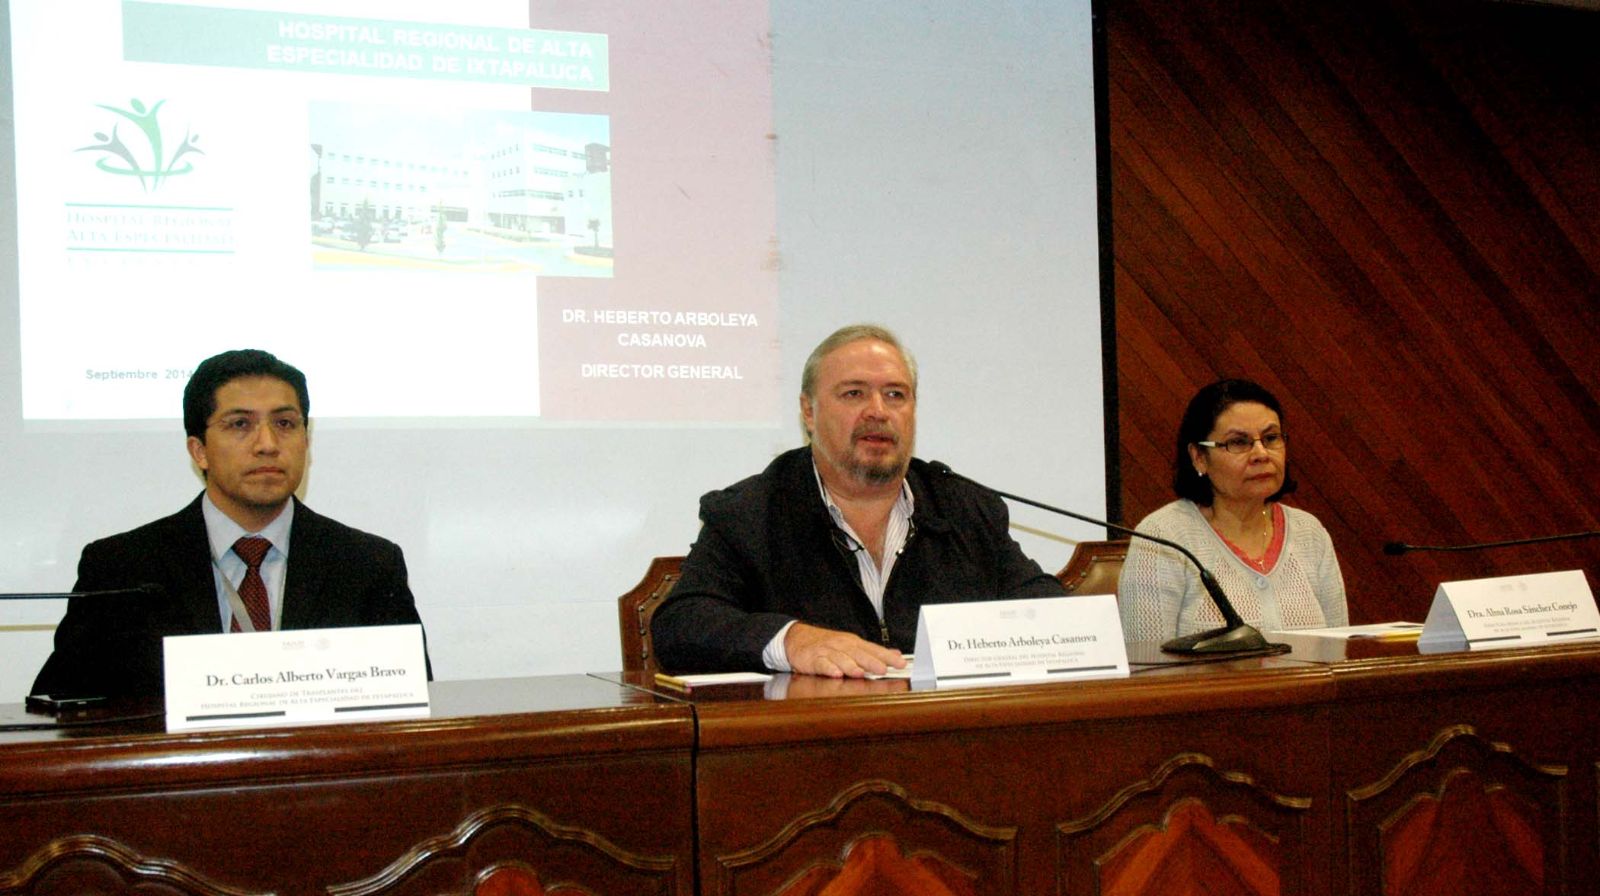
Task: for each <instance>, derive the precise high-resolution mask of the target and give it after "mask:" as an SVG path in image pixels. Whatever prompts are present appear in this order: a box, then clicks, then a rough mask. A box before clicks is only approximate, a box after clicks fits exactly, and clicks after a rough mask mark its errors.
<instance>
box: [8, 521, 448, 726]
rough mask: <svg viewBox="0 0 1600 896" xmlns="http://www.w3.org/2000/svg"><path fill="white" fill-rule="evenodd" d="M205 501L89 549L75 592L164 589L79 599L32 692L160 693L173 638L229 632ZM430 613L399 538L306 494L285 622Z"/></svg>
mask: <svg viewBox="0 0 1600 896" xmlns="http://www.w3.org/2000/svg"><path fill="white" fill-rule="evenodd" d="M202 500H204V495H203V494H202V496H201V497H199V498H196V499H195V500H194V501H193V502H191V503H190V504H189V506H187V507H185V508H184V509H182V510H180V511H178V512H177V513H175V514H173V515H172V516H169V517H165V518H163V519H159V520H156V521H155V522H153V523H148V524H146V525H144V526H140V527H139V528H137V529H134V530H132V531H130V532H124V533H122V534H120V535H113V536H111V537H110V538H103V539H100V540H99V541H95V542H91V543H90V544H89V545H88V546H86V547H85V548H84V549H83V554H82V556H81V557H80V558H79V560H78V582H77V584H75V585H73V586H72V590H74V591H102V590H111V589H117V588H136V587H138V586H141V585H145V584H151V585H156V586H159V588H160V593H159V594H153V595H149V596H142V597H141V596H132V597H81V598H73V599H72V600H69V601H68V602H67V614H66V616H65V617H63V618H62V620H61V624H60V625H59V626H57V627H56V638H55V651H54V652H53V653H51V654H50V658H49V659H47V660H46V661H45V664H44V668H42V669H40V670H39V675H38V677H37V678H35V679H34V682H33V690H32V693H35V694H69V695H105V696H155V695H160V694H161V692H162V654H161V639H162V638H163V637H165V636H167V635H202V634H216V633H219V632H221V631H222V623H221V617H220V615H219V611H218V607H217V589H216V585H215V583H214V581H213V579H212V576H211V548H210V545H209V543H208V542H207V539H206V523H205V517H204V515H203V514H202V512H201V509H200V502H201V501H202ZM421 621H422V620H421V619H420V618H419V617H418V616H417V608H416V602H415V600H414V599H413V598H412V596H411V589H410V587H409V586H408V585H407V584H406V562H405V557H404V556H403V555H402V554H401V552H400V548H399V546H398V545H396V544H394V543H393V542H391V541H387V540H385V539H382V538H379V537H377V536H375V535H369V534H367V533H365V532H361V531H359V530H357V529H352V528H350V527H349V526H346V525H344V524H342V523H338V522H335V521H333V520H331V519H328V518H327V517H325V516H322V515H320V514H317V513H315V512H313V511H312V510H311V509H310V508H309V507H306V506H305V505H304V504H301V503H300V502H299V501H298V500H296V501H295V507H294V523H293V525H292V527H291V528H290V536H289V565H288V572H287V576H286V578H285V579H284V585H283V612H282V616H281V626H282V627H283V628H285V629H306V628H342V627H346V626H356V625H406V624H411V623H418V624H420V623H421Z"/></svg>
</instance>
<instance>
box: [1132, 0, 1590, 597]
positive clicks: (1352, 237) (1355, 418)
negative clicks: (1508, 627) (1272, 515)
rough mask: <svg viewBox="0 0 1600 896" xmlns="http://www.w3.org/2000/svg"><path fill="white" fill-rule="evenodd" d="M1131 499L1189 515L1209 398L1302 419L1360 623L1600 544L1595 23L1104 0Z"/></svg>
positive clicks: (1424, 10)
mask: <svg viewBox="0 0 1600 896" xmlns="http://www.w3.org/2000/svg"><path fill="white" fill-rule="evenodd" d="M1101 12H1102V14H1103V16H1104V19H1105V23H1106V37H1107V42H1106V49H1107V52H1106V57H1107V80H1108V84H1107V87H1108V97H1109V107H1110V108H1109V112H1110V146H1111V158H1110V164H1111V169H1112V171H1111V173H1112V196H1111V203H1112V221H1113V240H1114V242H1113V247H1114V255H1115V267H1114V277H1115V291H1116V303H1117V309H1116V326H1117V351H1118V364H1117V368H1118V369H1117V376H1118V386H1119V394H1118V405H1119V408H1120V441H1121V445H1120V460H1121V471H1122V494H1121V502H1122V507H1123V513H1124V516H1125V518H1126V519H1127V520H1129V521H1137V520H1138V519H1140V518H1141V517H1143V516H1144V515H1145V514H1146V513H1149V512H1150V511H1152V510H1154V509H1155V508H1156V507H1159V506H1160V505H1161V504H1163V503H1165V502H1166V501H1168V500H1170V499H1171V497H1172V496H1171V492H1170V486H1169V481H1170V477H1171V463H1172V454H1173V451H1174V447H1175V446H1174V445H1173V439H1174V433H1175V430H1176V427H1177V421H1178V417H1179V415H1180V414H1181V413H1182V409H1183V405H1184V403H1185V402H1186V401H1187V399H1188V397H1189V396H1190V395H1191V394H1193V392H1194V390H1195V389H1197V388H1199V387H1200V386H1201V385H1204V384H1205V383H1206V382H1209V381H1211V380H1213V379H1216V378H1218V377H1222V376H1245V377H1249V378H1252V379H1256V380H1258V381H1260V382H1262V383H1263V384H1265V385H1267V386H1268V387H1269V388H1271V389H1273V390H1274V391H1275V392H1277V394H1278V396H1279V398H1280V399H1282V400H1283V402H1284V404H1285V414H1286V417H1287V421H1286V426H1287V429H1288V431H1289V432H1290V433H1291V434H1292V439H1293V443H1292V447H1291V454H1290V456H1291V464H1292V467H1293V469H1294V471H1295V473H1296V475H1297V477H1298V478H1299V479H1300V481H1301V490H1300V492H1299V493H1298V494H1297V495H1296V496H1295V497H1294V498H1293V499H1292V500H1293V502H1294V503H1296V504H1298V505H1299V506H1301V507H1304V508H1305V509H1307V510H1310V511H1311V512H1312V513H1315V514H1316V515H1317V516H1318V517H1319V518H1320V519H1321V520H1322V521H1323V522H1324V523H1325V524H1326V525H1327V527H1328V529H1329V531H1330V533H1331V534H1332V536H1333V539H1334V543H1335V545H1336V546H1337V548H1338V550H1339V554H1340V559H1341V562H1342V564H1343V567H1344V572H1345V577H1346V582H1347V585H1348V587H1349V593H1350V599H1351V612H1352V618H1353V620H1354V621H1369V620H1377V619H1389V618H1398V617H1406V618H1413V619H1418V618H1421V617H1422V615H1423V614H1424V613H1425V612H1426V609H1427V605H1428V602H1429V600H1430V599H1431V597H1432V594H1433V591H1434V589H1435V587H1436V586H1437V584H1438V583H1439V582H1440V581H1448V580H1452V579H1461V578H1474V577H1480V576H1489V575H1511V574H1517V573H1523V572H1532V571H1542V570H1548V569H1566V568H1588V567H1592V566H1594V564H1595V561H1596V559H1597V558H1600V540H1597V541H1590V542H1569V543H1563V544H1560V545H1555V546H1545V547H1534V548H1516V549H1502V550H1498V551H1492V552H1486V553H1478V554H1470V555H1462V554H1457V555H1439V554H1434V555H1417V554H1413V555H1408V556H1404V557H1398V558H1391V557H1386V556H1384V555H1382V554H1381V551H1380V549H1381V546H1382V544H1383V543H1384V542H1385V541H1388V540H1401V541H1408V542H1415V543H1455V542H1472V541H1487V540H1495V539H1501V538H1512V537H1521V536H1532V535H1542V534H1549V533H1556V532H1566V531H1574V530H1588V529H1597V528H1600V511H1597V507H1600V477H1597V476H1596V475H1595V472H1594V471H1595V469H1596V467H1597V465H1600V402H1597V400H1596V392H1597V388H1600V361H1597V359H1596V341H1597V339H1596V337H1597V336H1600V223H1597V222H1600V178H1597V177H1596V174H1595V173H1596V172H1597V171H1600V115H1596V114H1595V113H1596V111H1597V109H1600V102H1597V100H1600V66H1597V65H1595V64H1594V47H1596V46H1600V12H1591V11H1582V10H1574V9H1563V8H1554V7H1547V6H1538V5H1526V4H1512V3H1491V2H1479V0H1469V2H1460V0H1450V2H1446V0H1384V2H1361V3H1309V2H1291V0H1276V2H1273V0H1266V2H1213V0H1205V2H1200V0H1176V2H1170V0H1105V2H1103V3H1102V4H1101Z"/></svg>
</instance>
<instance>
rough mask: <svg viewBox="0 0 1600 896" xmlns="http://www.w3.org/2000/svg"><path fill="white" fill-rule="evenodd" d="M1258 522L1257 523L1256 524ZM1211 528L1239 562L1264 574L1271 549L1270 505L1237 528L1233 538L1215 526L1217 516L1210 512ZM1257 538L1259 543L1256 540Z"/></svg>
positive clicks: (1213, 511) (1214, 512)
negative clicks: (1230, 548) (1229, 547)
mask: <svg viewBox="0 0 1600 896" xmlns="http://www.w3.org/2000/svg"><path fill="white" fill-rule="evenodd" d="M1257 521H1259V522H1257ZM1211 528H1212V529H1213V530H1214V531H1215V532H1216V533H1217V535H1219V536H1221V537H1222V540H1223V541H1225V542H1227V543H1228V544H1229V545H1230V546H1231V547H1232V548H1233V549H1234V553H1235V554H1236V555H1238V557H1239V559H1240V560H1243V561H1244V562H1245V563H1248V564H1249V565H1250V566H1251V567H1252V568H1253V569H1257V570H1260V571H1261V572H1266V570H1267V553H1268V551H1270V550H1271V548H1272V505H1270V504H1269V505H1267V506H1266V507H1263V508H1261V515H1260V516H1255V515H1252V516H1251V517H1250V521H1249V522H1246V523H1245V524H1243V525H1241V526H1240V527H1239V531H1238V533H1237V534H1236V536H1235V537H1234V538H1229V537H1228V535H1227V533H1225V532H1223V531H1222V527H1220V526H1218V525H1217V514H1216V511H1215V510H1214V509H1213V510H1212V512H1211ZM1258 537H1259V539H1260V540H1259V542H1257V540H1256V539H1257V538H1258Z"/></svg>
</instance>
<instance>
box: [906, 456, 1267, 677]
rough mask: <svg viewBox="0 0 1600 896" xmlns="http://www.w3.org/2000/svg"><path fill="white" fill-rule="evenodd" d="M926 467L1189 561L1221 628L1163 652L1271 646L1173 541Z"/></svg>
mask: <svg viewBox="0 0 1600 896" xmlns="http://www.w3.org/2000/svg"><path fill="white" fill-rule="evenodd" d="M928 466H929V467H930V468H931V469H932V470H933V471H934V472H935V473H938V474H940V475H942V476H953V477H955V478H956V479H960V480H963V481H965V482H970V483H972V484H973V485H975V486H977V487H978V488H981V489H983V490H984V491H986V492H990V493H992V494H995V495H999V496H1000V497H1002V498H1006V499H1008V500H1011V501H1017V502H1019V503H1022V504H1027V505H1028V506H1030V507H1037V508H1039V509H1040V510H1048V511H1050V512H1051V513H1059V514H1061V515H1062V516H1065V517H1071V518H1072V519H1075V520H1079V521H1082V522H1085V523H1092V524H1094V525H1096V526H1104V527H1106V528H1107V529H1111V530H1112V531H1115V532H1121V533H1123V534H1124V535H1129V536H1132V537H1134V538H1143V539H1145V540H1146V541H1153V542H1155V543H1156V544H1161V545H1166V546H1167V547H1169V548H1172V549H1173V550H1175V551H1177V552H1178V553H1180V554H1182V555H1183V556H1185V557H1187V558H1188V560H1189V562H1190V563H1192V564H1194V568H1195V570H1196V571H1197V572H1199V573H1200V584H1201V585H1202V586H1204V587H1205V589H1206V593H1207V594H1209V595H1211V601H1212V603H1214V604H1216V606H1217V609H1218V610H1220V611H1222V621H1223V625H1222V627H1221V628H1213V629H1208V630H1206V631H1203V632H1195V633H1194V634H1192V635H1182V636H1180V637H1177V638H1173V639H1172V640H1170V641H1167V642H1166V643H1164V644H1162V645H1161V649H1162V650H1163V651H1166V652H1167V653H1181V654H1212V653H1237V652H1242V651H1247V650H1265V649H1267V648H1268V647H1269V646H1271V645H1269V644H1268V643H1267V639H1266V638H1265V637H1263V636H1262V634H1261V632H1260V631H1259V630H1257V629H1256V627H1255V626H1253V625H1249V624H1247V623H1246V622H1245V621H1244V619H1243V618H1242V617H1241V616H1240V615H1239V611H1238V610H1235V609H1234V608H1233V602H1232V601H1230V600H1228V595H1227V594H1224V593H1223V591H1222V584H1221V583H1220V582H1218V581H1217V577H1216V576H1214V575H1212V574H1211V570H1209V569H1206V567H1205V564H1203V563H1201V562H1200V560H1199V558H1197V557H1195V555H1194V554H1192V553H1190V552H1189V549H1188V548H1186V547H1184V546H1183V545H1181V544H1178V543H1177V542H1174V541H1168V540H1167V539H1165V538H1158V537H1156V536H1154V535H1147V534H1145V533H1143V532H1140V531H1138V530H1135V529H1129V528H1128V527H1127V526H1119V525H1117V524H1116V523H1109V522H1106V521H1105V520H1097V519H1095V518H1094V517H1092V516H1084V515H1083V514H1081V513H1074V512H1073V511H1071V510H1063V509H1061V508H1060V507H1052V506H1050V505H1049V504H1045V503H1043V502H1040V501H1035V500H1033V499H1032V498H1024V497H1022V496H1021V495H1013V494H1011V493H1010V492H1003V491H1000V490H999V489H997V488H990V487H989V486H987V485H984V484H983V483H981V482H978V481H977V480H975V479H971V478H969V477H966V476H963V475H961V474H960V473H957V472H956V471H955V470H952V469H950V465H949V464H947V463H944V462H943V461H937V460H935V461H929V462H928Z"/></svg>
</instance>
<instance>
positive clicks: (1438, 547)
mask: <svg viewBox="0 0 1600 896" xmlns="http://www.w3.org/2000/svg"><path fill="white" fill-rule="evenodd" d="M1597 536H1600V532H1567V533H1565V534H1563V535H1541V536H1539V537H1537V538H1514V539H1512V540H1511V541H1483V542H1479V543H1477V544H1406V543H1405V542H1403V541H1386V542H1384V544H1383V552H1384V553H1385V554H1388V555H1389V556H1391V557H1398V556H1400V555H1401V554H1404V553H1407V552H1409V551H1482V550H1487V549H1488V548H1509V547H1515V546H1517V545H1519V544H1541V543H1543V542H1546V541H1571V540H1573V539H1577V538H1595V537H1597Z"/></svg>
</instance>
